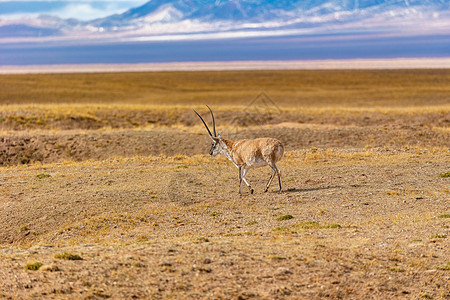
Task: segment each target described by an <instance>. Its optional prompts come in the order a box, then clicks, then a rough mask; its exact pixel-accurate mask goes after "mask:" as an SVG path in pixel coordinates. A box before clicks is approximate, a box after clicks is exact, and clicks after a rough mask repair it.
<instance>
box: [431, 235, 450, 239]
mask: <svg viewBox="0 0 450 300" xmlns="http://www.w3.org/2000/svg"><path fill="white" fill-rule="evenodd" d="M445 238H447V236H446V235H445V234H435V235H432V236H431V237H430V239H445Z"/></svg>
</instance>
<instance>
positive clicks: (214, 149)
mask: <svg viewBox="0 0 450 300" xmlns="http://www.w3.org/2000/svg"><path fill="white" fill-rule="evenodd" d="M219 153H220V142H219V140H213V141H212V143H211V149H209V155H211V156H216V155H217V154H219Z"/></svg>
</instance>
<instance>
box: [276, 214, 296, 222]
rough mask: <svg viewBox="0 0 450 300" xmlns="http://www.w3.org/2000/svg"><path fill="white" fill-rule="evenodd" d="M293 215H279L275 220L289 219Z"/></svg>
mask: <svg viewBox="0 0 450 300" xmlns="http://www.w3.org/2000/svg"><path fill="white" fill-rule="evenodd" d="M293 218H294V217H293V216H292V215H284V216H279V217H278V218H277V221H285V220H290V219H293Z"/></svg>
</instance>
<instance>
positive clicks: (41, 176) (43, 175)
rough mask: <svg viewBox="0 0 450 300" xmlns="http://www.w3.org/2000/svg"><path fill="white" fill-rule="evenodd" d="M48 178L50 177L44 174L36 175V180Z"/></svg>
mask: <svg viewBox="0 0 450 300" xmlns="http://www.w3.org/2000/svg"><path fill="white" fill-rule="evenodd" d="M48 177H52V175H50V174H44V173H42V174H38V175H36V178H39V179H42V178H48Z"/></svg>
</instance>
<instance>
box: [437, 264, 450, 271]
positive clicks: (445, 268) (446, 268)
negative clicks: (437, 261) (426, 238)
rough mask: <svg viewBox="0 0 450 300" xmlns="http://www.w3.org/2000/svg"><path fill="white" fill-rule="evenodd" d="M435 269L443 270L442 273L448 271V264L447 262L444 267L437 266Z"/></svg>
mask: <svg viewBox="0 0 450 300" xmlns="http://www.w3.org/2000/svg"><path fill="white" fill-rule="evenodd" d="M436 269H438V270H443V271H450V262H448V263H447V264H446V265H443V266H439V267H437V268H436Z"/></svg>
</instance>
